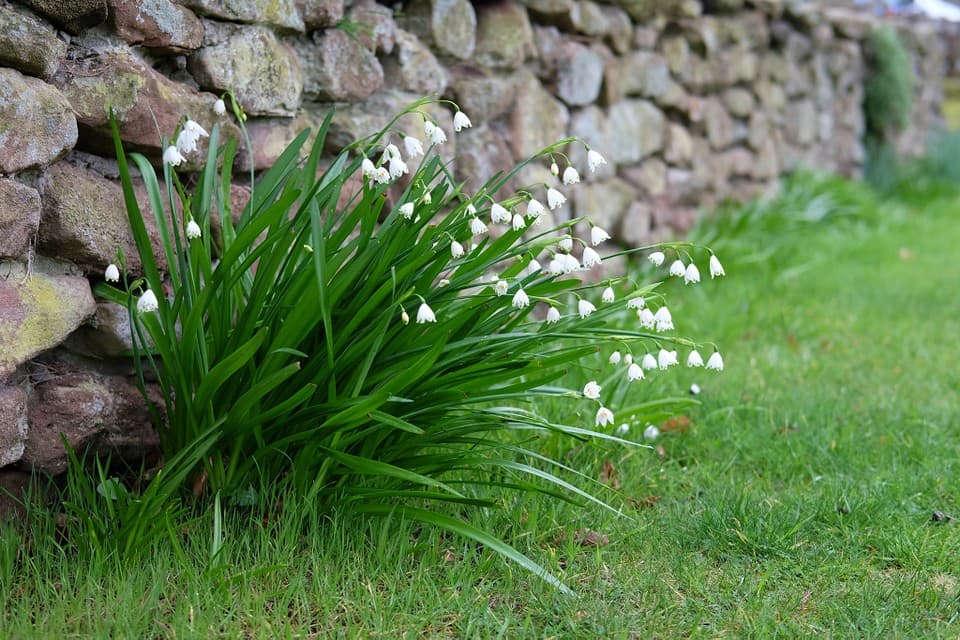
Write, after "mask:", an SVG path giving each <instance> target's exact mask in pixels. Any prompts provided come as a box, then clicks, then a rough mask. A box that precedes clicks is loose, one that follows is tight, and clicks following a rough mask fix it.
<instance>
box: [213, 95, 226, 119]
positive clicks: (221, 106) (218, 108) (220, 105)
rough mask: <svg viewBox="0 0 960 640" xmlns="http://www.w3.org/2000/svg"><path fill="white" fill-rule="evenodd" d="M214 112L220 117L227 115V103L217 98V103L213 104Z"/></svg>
mask: <svg viewBox="0 0 960 640" xmlns="http://www.w3.org/2000/svg"><path fill="white" fill-rule="evenodd" d="M213 112H214V113H215V114H217V115H218V116H222V115H226V113H227V103H226V102H224V101H223V99H222V98H217V100H216V102H214V103H213Z"/></svg>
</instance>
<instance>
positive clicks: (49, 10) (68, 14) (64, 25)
mask: <svg viewBox="0 0 960 640" xmlns="http://www.w3.org/2000/svg"><path fill="white" fill-rule="evenodd" d="M21 2H22V3H23V4H25V5H27V6H28V7H30V8H31V9H33V10H34V11H36V12H37V13H39V14H41V15H43V16H46V17H47V18H48V19H49V20H50V21H51V22H53V23H54V24H55V25H57V26H58V27H60V28H61V29H63V30H64V31H69V32H70V33H74V34H77V33H80V32H81V31H83V30H84V29H89V28H90V27H93V26H96V25H98V24H101V23H102V22H104V21H106V19H107V3H106V2H104V0H21Z"/></svg>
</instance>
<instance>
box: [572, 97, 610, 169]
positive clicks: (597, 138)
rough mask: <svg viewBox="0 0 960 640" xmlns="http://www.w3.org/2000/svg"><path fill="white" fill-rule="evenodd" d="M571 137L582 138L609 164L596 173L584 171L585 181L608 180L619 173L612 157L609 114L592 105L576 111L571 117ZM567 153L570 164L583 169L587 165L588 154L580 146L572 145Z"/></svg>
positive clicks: (603, 165)
mask: <svg viewBox="0 0 960 640" xmlns="http://www.w3.org/2000/svg"><path fill="white" fill-rule="evenodd" d="M570 135H571V136H573V137H576V138H580V139H581V140H583V141H584V142H585V143H586V144H588V145H590V147H591V148H592V149H596V150H597V151H598V152H599V153H600V154H602V155H603V156H604V158H605V159H606V160H607V164H602V165H600V166H599V167H597V170H596V171H595V172H594V171H584V172H583V173H581V177H582V179H583V180H586V181H587V182H593V181H595V180H607V179H609V178H612V177H613V176H615V175H616V173H617V165H616V162H612V161H611V160H613V158H612V157H611V156H610V151H609V150H610V148H611V146H612V144H613V143H612V142H611V141H610V137H611V131H610V127H609V126H608V125H607V114H606V113H605V112H604V110H603V109H601V108H599V107H597V106H594V105H590V106H588V107H585V108H583V109H578V110H576V111H574V112H573V113H572V114H571V116H570ZM567 153H568V154H569V157H570V162H572V163H573V165H574V166H576V167H580V168H583V167H585V166H586V164H587V152H586V151H585V150H584V149H583V147H581V146H580V145H579V144H575V145H572V146H571V147H570V148H569V149H568V150H567Z"/></svg>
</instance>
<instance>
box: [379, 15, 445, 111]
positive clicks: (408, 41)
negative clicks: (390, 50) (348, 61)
mask: <svg viewBox="0 0 960 640" xmlns="http://www.w3.org/2000/svg"><path fill="white" fill-rule="evenodd" d="M383 70H384V78H385V79H386V85H387V86H388V87H391V88H394V89H400V90H402V91H412V92H414V93H420V94H422V95H438V94H441V93H443V91H444V89H446V88H447V71H446V69H444V67H443V66H442V65H441V64H440V62H439V61H437V58H436V56H434V55H433V53H432V52H431V51H430V49H429V48H428V47H427V46H426V45H424V44H423V43H421V42H420V40H418V39H417V37H416V36H415V35H413V34H412V33H409V32H408V31H404V30H403V29H398V30H397V32H396V48H395V50H394V55H393V56H391V57H390V58H387V59H386V60H384V62H383Z"/></svg>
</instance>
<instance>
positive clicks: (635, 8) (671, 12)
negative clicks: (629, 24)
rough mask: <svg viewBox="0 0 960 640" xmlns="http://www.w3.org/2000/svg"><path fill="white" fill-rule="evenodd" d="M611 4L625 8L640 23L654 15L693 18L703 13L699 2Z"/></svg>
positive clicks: (616, 0)
mask: <svg viewBox="0 0 960 640" xmlns="http://www.w3.org/2000/svg"><path fill="white" fill-rule="evenodd" d="M611 4H615V5H619V6H621V7H623V8H624V9H625V10H626V11H627V13H629V14H630V17H631V18H633V19H634V20H635V21H637V22H638V23H643V22H646V21H647V20H649V19H650V18H651V17H652V16H654V15H658V14H661V15H665V16H669V17H671V18H693V17H696V16H698V15H700V13H701V12H702V7H701V5H700V1H699V0H611Z"/></svg>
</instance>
